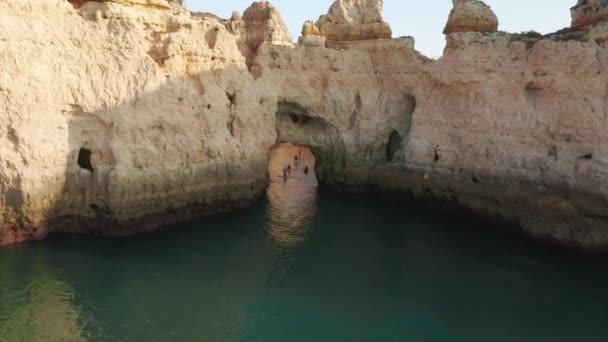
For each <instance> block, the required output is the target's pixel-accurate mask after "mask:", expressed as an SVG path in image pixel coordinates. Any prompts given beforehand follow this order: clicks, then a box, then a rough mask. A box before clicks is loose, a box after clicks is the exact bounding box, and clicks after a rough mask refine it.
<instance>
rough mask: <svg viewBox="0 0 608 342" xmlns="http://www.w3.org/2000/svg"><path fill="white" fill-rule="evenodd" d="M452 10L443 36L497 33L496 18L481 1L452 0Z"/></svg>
mask: <svg viewBox="0 0 608 342" xmlns="http://www.w3.org/2000/svg"><path fill="white" fill-rule="evenodd" d="M452 2H453V3H454V8H453V9H452V11H451V12H450V16H449V18H448V22H447V24H446V26H445V28H444V29H443V33H444V34H451V33H457V32H485V33H492V32H496V31H498V18H497V17H496V15H495V14H494V12H493V11H492V9H491V8H490V6H488V5H486V4H485V3H484V2H483V1H478V0H452Z"/></svg>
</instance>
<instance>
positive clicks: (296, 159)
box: [283, 145, 309, 182]
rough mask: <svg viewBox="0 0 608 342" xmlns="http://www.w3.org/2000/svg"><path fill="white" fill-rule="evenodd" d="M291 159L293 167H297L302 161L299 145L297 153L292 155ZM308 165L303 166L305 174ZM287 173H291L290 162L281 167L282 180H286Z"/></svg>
mask: <svg viewBox="0 0 608 342" xmlns="http://www.w3.org/2000/svg"><path fill="white" fill-rule="evenodd" d="M293 161H294V166H295V168H298V166H299V165H300V164H301V163H302V162H304V158H302V147H301V146H300V145H298V154H296V155H295V156H293ZM308 171H309V170H308V166H305V167H304V174H305V175H307V174H308ZM289 175H291V163H290V164H289V165H288V166H287V167H285V168H283V181H284V182H287V179H288V178H289Z"/></svg>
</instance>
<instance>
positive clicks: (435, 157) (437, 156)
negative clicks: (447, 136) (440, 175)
mask: <svg viewBox="0 0 608 342" xmlns="http://www.w3.org/2000/svg"><path fill="white" fill-rule="evenodd" d="M440 158H441V156H440V155H439V145H437V146H435V156H434V157H433V160H434V161H435V163H436V162H438V161H439V159H440Z"/></svg>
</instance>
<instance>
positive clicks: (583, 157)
mask: <svg viewBox="0 0 608 342" xmlns="http://www.w3.org/2000/svg"><path fill="white" fill-rule="evenodd" d="M581 159H585V160H591V159H593V153H589V154H585V155H584V156H581Z"/></svg>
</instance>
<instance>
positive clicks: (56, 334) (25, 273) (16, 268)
mask: <svg viewBox="0 0 608 342" xmlns="http://www.w3.org/2000/svg"><path fill="white" fill-rule="evenodd" d="M0 266H1V268H0V341H84V338H83V337H82V335H81V332H80V328H79V324H78V319H79V313H78V310H76V309H75V308H74V306H73V304H72V302H71V301H72V298H73V291H72V289H71V288H70V286H69V285H67V284H65V283H63V282H62V281H60V280H59V279H57V277H55V276H54V275H53V274H52V272H51V271H50V270H49V269H48V266H47V264H46V262H45V260H44V253H40V254H39V255H37V258H36V260H35V264H34V265H23V264H21V263H19V262H11V258H0Z"/></svg>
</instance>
